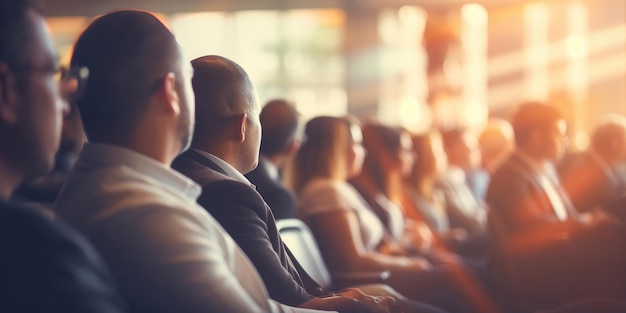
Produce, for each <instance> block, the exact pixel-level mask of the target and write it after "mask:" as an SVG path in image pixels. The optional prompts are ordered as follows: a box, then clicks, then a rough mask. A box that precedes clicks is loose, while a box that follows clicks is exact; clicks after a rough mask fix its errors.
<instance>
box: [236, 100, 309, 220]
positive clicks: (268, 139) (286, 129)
mask: <svg viewBox="0 0 626 313" xmlns="http://www.w3.org/2000/svg"><path fill="white" fill-rule="evenodd" d="M298 118H299V114H298V111H296V109H295V107H294V106H293V104H291V103H290V102H289V101H287V100H284V99H274V100H271V101H269V102H268V103H267V104H265V106H263V110H261V117H260V119H261V127H262V128H263V134H262V135H261V148H260V153H261V155H260V157H259V165H258V166H257V167H256V168H255V169H254V170H252V171H250V172H248V173H247V174H245V176H246V178H248V179H249V180H250V182H251V183H252V184H254V186H256V190H257V191H258V192H259V193H260V194H261V196H263V199H265V202H266V203H267V204H268V206H269V207H270V208H271V209H272V212H273V213H274V218H275V219H276V220H279V219H285V218H294V217H296V197H295V195H294V194H293V192H292V191H291V190H289V189H288V188H287V187H285V185H284V184H283V183H282V181H281V177H280V171H281V169H282V168H283V165H284V164H285V162H287V161H288V160H289V159H291V158H292V157H293V156H294V155H295V153H296V152H297V151H298V147H300V140H299V138H298Z"/></svg>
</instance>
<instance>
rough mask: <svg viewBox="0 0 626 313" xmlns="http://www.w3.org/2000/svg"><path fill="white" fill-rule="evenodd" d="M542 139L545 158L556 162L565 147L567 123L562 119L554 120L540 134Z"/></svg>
mask: <svg viewBox="0 0 626 313" xmlns="http://www.w3.org/2000/svg"><path fill="white" fill-rule="evenodd" d="M540 138H542V140H543V151H544V154H545V158H546V159H548V160H550V161H553V162H557V161H559V160H560V159H561V158H562V157H563V155H564V154H565V150H566V149H567V143H568V142H567V123H566V122H565V120H564V119H557V120H554V121H552V122H551V123H550V125H548V127H547V128H546V129H545V130H544V132H543V133H542V135H541V136H540Z"/></svg>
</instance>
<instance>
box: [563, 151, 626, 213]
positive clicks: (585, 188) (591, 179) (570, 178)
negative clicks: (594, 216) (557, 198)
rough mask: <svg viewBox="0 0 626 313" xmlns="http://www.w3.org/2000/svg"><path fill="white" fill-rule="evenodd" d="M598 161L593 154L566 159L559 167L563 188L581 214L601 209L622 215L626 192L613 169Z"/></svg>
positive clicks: (582, 154)
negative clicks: (625, 193)
mask: <svg viewBox="0 0 626 313" xmlns="http://www.w3.org/2000/svg"><path fill="white" fill-rule="evenodd" d="M598 158H599V157H595V156H594V155H592V154H591V153H590V152H586V153H581V154H576V155H571V156H569V157H568V158H566V159H565V160H564V162H562V164H561V166H560V167H559V173H560V175H561V180H562V181H563V187H564V188H565V190H567V192H568V193H569V195H570V197H571V199H572V203H573V204H574V206H575V207H576V209H578V210H579V211H581V212H586V211H589V210H592V209H594V208H598V207H601V208H604V209H605V210H607V211H608V212H611V213H614V214H618V215H621V211H623V205H624V204H625V202H624V192H625V191H626V190H625V189H624V186H623V184H622V183H621V182H620V179H619V177H618V175H617V173H615V171H614V169H612V168H609V167H608V166H607V165H605V164H601V163H600V160H598Z"/></svg>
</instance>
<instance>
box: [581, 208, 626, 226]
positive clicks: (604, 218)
mask: <svg viewBox="0 0 626 313" xmlns="http://www.w3.org/2000/svg"><path fill="white" fill-rule="evenodd" d="M579 221H580V222H581V223H582V224H583V225H585V226H586V227H588V228H595V227H599V226H603V225H612V226H619V225H620V221H619V220H618V219H617V218H616V217H615V216H613V215H611V214H609V213H607V212H606V211H605V210H603V209H596V210H592V211H589V212H587V213H582V214H580V216H579Z"/></svg>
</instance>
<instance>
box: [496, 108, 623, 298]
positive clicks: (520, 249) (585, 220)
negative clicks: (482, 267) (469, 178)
mask: <svg viewBox="0 0 626 313" xmlns="http://www.w3.org/2000/svg"><path fill="white" fill-rule="evenodd" d="M512 125H513V129H514V132H515V141H516V144H517V148H516V150H515V152H514V153H513V154H512V155H511V156H510V157H509V159H508V160H506V161H505V162H504V163H503V164H502V165H501V166H500V167H499V168H498V169H497V170H496V171H495V173H494V175H493V178H492V180H491V183H490V185H489V189H488V192H487V202H488V204H489V206H490V211H489V213H488V214H489V216H488V219H489V224H490V232H491V233H490V236H491V238H492V242H497V243H499V244H497V245H495V246H493V247H492V248H493V250H492V261H493V263H492V264H493V266H494V267H493V268H494V273H496V276H497V277H499V278H498V279H496V280H497V281H502V280H501V279H500V278H502V277H506V279H512V280H509V281H507V282H506V284H507V285H508V286H509V287H510V286H515V287H514V288H517V290H518V293H517V295H519V296H520V297H521V298H519V299H523V300H521V302H523V303H524V305H527V306H533V305H534V306H537V307H544V308H545V307H550V306H555V305H558V304H561V303H565V302H568V301H571V300H573V299H577V298H579V297H581V296H584V295H587V296H605V295H611V296H614V295H616V294H620V292H623V290H621V289H622V288H623V287H624V286H622V285H620V284H618V286H617V287H618V288H617V289H616V288H614V287H615V286H613V285H611V284H610V283H609V282H610V281H611V282H616V279H614V278H618V277H619V275H620V273H619V271H612V269H615V268H616V267H615V266H617V265H618V264H619V262H620V261H618V260H620V257H618V256H616V255H614V254H613V251H615V249H614V247H613V246H612V244H613V243H614V240H611V239H610V238H611V237H612V236H614V235H616V234H615V233H614V232H613V230H614V229H615V227H613V225H614V220H612V219H611V218H610V217H608V216H607V215H606V214H602V213H601V212H600V213H596V212H594V213H579V212H578V211H577V210H576V208H575V207H574V206H573V205H572V203H571V201H570V198H569V196H568V195H567V192H566V191H565V190H564V189H563V188H562V185H561V182H560V181H559V179H558V175H556V171H555V169H554V163H555V162H558V161H559V160H560V159H561V157H562V156H563V153H564V151H565V149H566V146H567V137H566V127H567V125H566V122H565V119H564V118H563V116H562V115H561V113H560V112H559V111H558V110H557V109H556V108H554V107H552V106H550V105H548V104H544V103H539V102H529V103H524V104H522V105H521V106H520V107H519V109H518V110H517V112H516V113H515V114H514V115H513V118H512ZM611 234H612V235H611ZM512 269H513V270H512ZM609 269H611V270H609ZM512 273H513V274H512ZM511 277H517V278H516V279H515V280H513V278H511ZM620 279H621V278H620ZM618 280H619V279H618ZM505 281H506V280H505ZM605 292H606V293H605Z"/></svg>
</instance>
